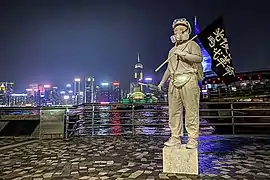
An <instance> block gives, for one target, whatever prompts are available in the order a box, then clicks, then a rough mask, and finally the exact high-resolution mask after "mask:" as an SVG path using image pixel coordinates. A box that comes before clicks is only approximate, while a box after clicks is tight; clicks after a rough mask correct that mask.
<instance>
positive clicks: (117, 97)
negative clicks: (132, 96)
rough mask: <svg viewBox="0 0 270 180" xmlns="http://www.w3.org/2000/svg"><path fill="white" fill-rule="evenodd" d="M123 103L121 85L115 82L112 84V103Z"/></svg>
mask: <svg viewBox="0 0 270 180" xmlns="http://www.w3.org/2000/svg"><path fill="white" fill-rule="evenodd" d="M120 101H121V90H120V83H119V82H117V81H116V82H113V83H112V99H111V102H114V103H119V102H120Z"/></svg>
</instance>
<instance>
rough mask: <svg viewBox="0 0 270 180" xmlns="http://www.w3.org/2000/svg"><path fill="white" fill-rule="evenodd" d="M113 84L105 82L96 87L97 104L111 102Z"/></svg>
mask: <svg viewBox="0 0 270 180" xmlns="http://www.w3.org/2000/svg"><path fill="white" fill-rule="evenodd" d="M111 86H112V85H111V83H107V82H103V83H101V84H100V85H98V86H96V102H110V100H111V95H112V94H111Z"/></svg>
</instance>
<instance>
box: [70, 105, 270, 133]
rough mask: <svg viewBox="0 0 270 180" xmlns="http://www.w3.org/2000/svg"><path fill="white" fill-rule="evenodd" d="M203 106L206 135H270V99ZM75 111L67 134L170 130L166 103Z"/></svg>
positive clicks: (202, 121)
mask: <svg viewBox="0 0 270 180" xmlns="http://www.w3.org/2000/svg"><path fill="white" fill-rule="evenodd" d="M200 106H201V108H200V128H201V132H202V133H203V132H204V131H205V132H204V135H209V134H232V135H237V134H270V132H269V130H268V129H269V125H270V102H202V103H201V105H200ZM75 111H76V113H75V112H72V113H68V116H69V117H72V116H73V120H72V121H70V120H69V118H67V122H66V133H65V134H66V137H71V136H82V135H86V136H87V135H88V136H90V135H91V136H95V135H117V134H130V135H136V134H151V132H149V131H151V130H152V134H155V135H168V134H169V133H170V132H169V128H168V107H167V104H165V103H156V104H130V105H123V104H108V105H100V104H84V105H81V106H80V107H78V109H76V110H75ZM184 113H185V112H184ZM74 116H76V117H77V119H76V118H74ZM205 129H208V131H212V132H211V133H210V132H206V130H205Z"/></svg>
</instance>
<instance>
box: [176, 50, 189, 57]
mask: <svg viewBox="0 0 270 180" xmlns="http://www.w3.org/2000/svg"><path fill="white" fill-rule="evenodd" d="M174 54H176V55H178V56H181V57H185V56H186V55H187V52H186V51H181V50H180V49H176V50H175V51H174Z"/></svg>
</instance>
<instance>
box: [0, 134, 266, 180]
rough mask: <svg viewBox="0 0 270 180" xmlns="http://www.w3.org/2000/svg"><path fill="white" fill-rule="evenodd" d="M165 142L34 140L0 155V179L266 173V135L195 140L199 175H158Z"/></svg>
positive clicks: (139, 139) (246, 175)
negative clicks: (198, 143) (197, 142)
mask: <svg viewBox="0 0 270 180" xmlns="http://www.w3.org/2000/svg"><path fill="white" fill-rule="evenodd" d="M166 139H167V137H152V136H147V137H144V136H132V137H121V136H118V137H93V138H83V137H82V138H74V139H69V140H44V141H42V142H34V143H31V144H28V145H27V146H19V147H16V148H14V149H7V150H2V151H1V152H0V177H4V178H6V179H18V180H20V179H26V180H27V179H33V178H40V179H43V178H44V179H54V178H55V179H57V178H60V179H202V178H203V179H256V178H261V179H265V178H267V177H269V175H270V153H269V152H270V145H269V144H270V139H269V137H264V138H263V137H252V138H249V137H221V136H216V137H215V136H211V137H200V145H199V171H200V175H199V176H191V175H179V174H164V173H162V168H163V167H162V151H161V149H162V148H163V142H164V141H165V140H166ZM0 146H1V143H0ZM15 175H16V176H15Z"/></svg>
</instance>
